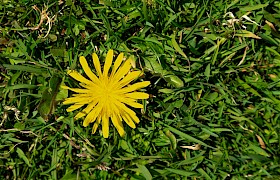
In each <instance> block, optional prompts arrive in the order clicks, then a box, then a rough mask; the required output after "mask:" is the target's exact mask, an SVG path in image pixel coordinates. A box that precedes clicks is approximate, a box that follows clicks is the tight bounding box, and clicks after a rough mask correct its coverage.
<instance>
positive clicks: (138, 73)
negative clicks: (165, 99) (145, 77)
mask: <svg viewBox="0 0 280 180" xmlns="http://www.w3.org/2000/svg"><path fill="white" fill-rule="evenodd" d="M142 74H143V73H142V72H141V71H133V72H131V73H129V74H127V75H126V76H125V77H124V78H123V79H122V80H121V81H120V82H119V84H120V85H121V86H122V87H123V86H125V85H127V84H129V83H130V82H131V81H133V80H134V79H137V78H138V77H139V76H141V75H142Z"/></svg>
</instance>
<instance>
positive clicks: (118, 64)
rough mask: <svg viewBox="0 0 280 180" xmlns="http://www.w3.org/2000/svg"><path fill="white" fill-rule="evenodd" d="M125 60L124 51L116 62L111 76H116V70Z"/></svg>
mask: <svg viewBox="0 0 280 180" xmlns="http://www.w3.org/2000/svg"><path fill="white" fill-rule="evenodd" d="M122 61H123V53H120V54H119V55H118V57H117V59H116V61H115V63H114V66H113V69H112V73H111V77H112V76H114V74H115V72H116V71H117V69H118V68H119V67H120V65H121V63H122Z"/></svg>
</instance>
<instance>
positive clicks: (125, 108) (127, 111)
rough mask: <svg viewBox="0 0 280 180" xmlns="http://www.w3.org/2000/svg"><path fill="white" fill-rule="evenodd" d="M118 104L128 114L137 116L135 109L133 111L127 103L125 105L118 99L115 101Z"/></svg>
mask: <svg viewBox="0 0 280 180" xmlns="http://www.w3.org/2000/svg"><path fill="white" fill-rule="evenodd" d="M115 104H116V106H117V107H118V108H119V109H120V110H121V111H122V112H125V113H127V114H128V115H130V116H131V117H134V116H136V113H135V112H134V111H132V110H131V109H129V108H128V107H127V106H126V105H124V104H123V103H121V102H118V101H116V102H115Z"/></svg>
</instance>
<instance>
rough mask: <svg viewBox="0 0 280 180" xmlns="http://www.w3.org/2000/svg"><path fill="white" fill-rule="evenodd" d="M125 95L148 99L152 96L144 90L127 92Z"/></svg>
mask: <svg viewBox="0 0 280 180" xmlns="http://www.w3.org/2000/svg"><path fill="white" fill-rule="evenodd" d="M125 96H126V97H128V98H132V99H148V98H149V97H150V96H149V94H147V93H143V92H132V93H127V94H125Z"/></svg>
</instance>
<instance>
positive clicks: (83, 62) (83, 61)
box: [80, 56, 100, 83]
mask: <svg viewBox="0 0 280 180" xmlns="http://www.w3.org/2000/svg"><path fill="white" fill-rule="evenodd" d="M80 63H81V65H82V67H83V69H84V71H85V73H86V75H87V76H88V77H89V78H90V79H91V80H92V81H93V82H94V83H100V81H99V79H98V78H97V76H96V75H95V74H94V73H93V72H92V71H91V70H90V67H89V66H88V63H87V60H86V58H85V57H84V56H81V57H80Z"/></svg>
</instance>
